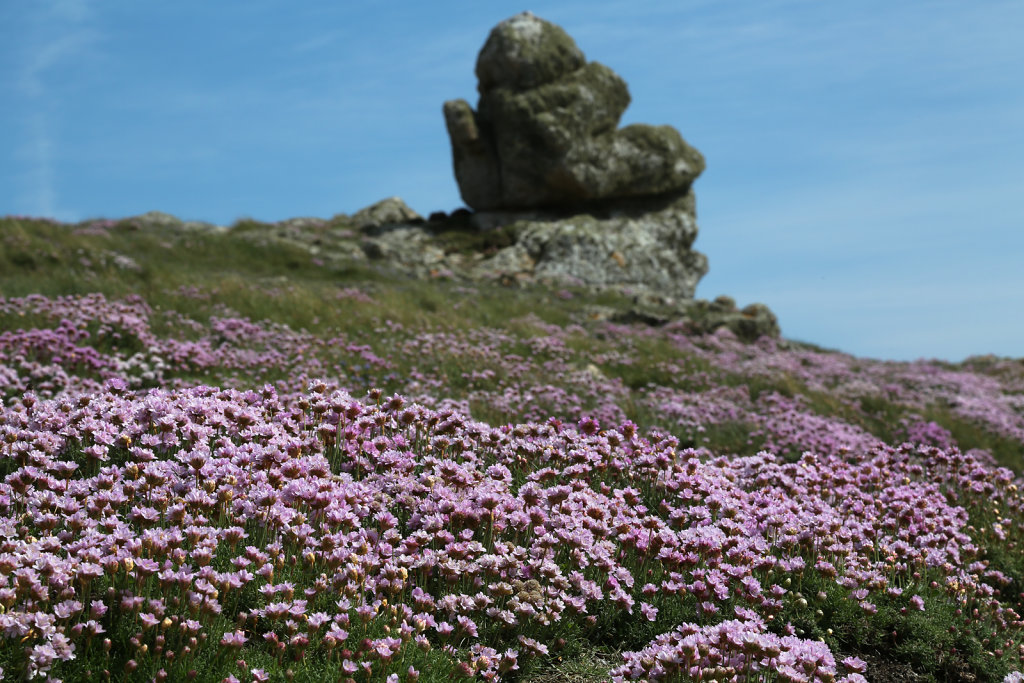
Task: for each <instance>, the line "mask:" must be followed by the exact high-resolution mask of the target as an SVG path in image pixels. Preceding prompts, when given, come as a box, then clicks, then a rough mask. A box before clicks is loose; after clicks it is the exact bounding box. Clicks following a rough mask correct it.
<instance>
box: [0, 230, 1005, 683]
mask: <svg viewBox="0 0 1024 683" xmlns="http://www.w3.org/2000/svg"><path fill="white" fill-rule="evenodd" d="M341 227H343V226H341ZM0 295H2V297H3V298H0V395H2V398H3V400H4V405H5V406H6V407H5V408H4V412H3V414H2V417H0V437H2V438H0V444H2V445H3V447H4V448H3V451H2V456H0V459H2V463H3V464H0V470H2V474H3V476H4V481H3V484H2V486H0V513H2V515H3V518H2V528H3V529H4V534H5V539H6V540H4V541H2V542H0V576H2V577H3V579H0V582H2V581H4V580H6V583H5V584H3V585H0V605H2V606H3V608H4V613H3V614H0V620H3V621H4V625H5V633H6V634H7V635H6V636H4V637H2V639H0V666H2V667H3V669H4V670H5V672H7V673H8V674H9V675H23V674H26V673H33V672H35V671H39V672H45V671H50V673H51V675H54V676H57V677H59V678H62V679H64V680H92V679H93V678H94V677H95V676H101V677H102V676H105V675H106V676H109V677H110V678H112V679H114V680H150V679H151V678H154V677H156V678H157V679H158V680H160V679H161V677H163V678H165V679H167V680H183V679H186V678H189V677H194V679H195V680H203V681H207V680H209V681H220V680H222V679H225V678H226V677H229V676H234V677H235V678H236V679H237V680H241V681H251V680H289V679H291V678H294V679H295V680H325V681H326V680H331V681H334V680H346V679H348V678H351V679H352V680H357V681H359V680H385V679H386V678H387V677H388V676H391V675H393V676H394V677H395V678H394V680H415V679H416V678H417V677H418V678H419V679H420V680H448V679H449V677H452V676H461V677H477V678H480V679H483V680H531V681H572V680H601V679H609V680H610V679H612V678H616V679H620V680H634V679H651V680H733V679H736V680H848V681H855V680H860V679H859V678H858V676H860V675H861V674H863V676H865V677H866V678H867V679H868V680H873V681H874V680H880V681H885V680H934V681H946V680H964V681H968V680H981V681H985V680H1003V678H1004V677H1005V676H1007V675H1009V674H1010V673H1011V672H1013V671H1015V670H1018V669H1021V668H1022V667H1021V661H1020V659H1021V648H1022V647H1024V640H1022V634H1021V626H1022V625H1024V624H1022V622H1021V617H1020V616H1019V613H1020V612H1021V610H1022V607H1024V605H1022V602H1024V599H1022V597H1021V596H1022V595H1024V587H1022V585H1021V582H1022V581H1024V556H1022V555H1021V552H1020V547H1019V545H1018V544H1019V543H1020V542H1021V537H1022V534H1024V511H1022V507H1021V506H1022V501H1021V495H1020V492H1019V489H1018V485H1019V481H1018V479H1019V474H1020V472H1021V471H1022V469H1024V363H1022V362H1021V361H1017V360H1009V359H995V358H977V359H971V360H970V361H968V362H966V363H964V364H962V365H950V364H946V363H938V362H917V363H890V362H880V361H873V360H868V359H859V358H855V357H852V356H849V355H846V354H841V353H837V352H831V351H827V350H824V349H820V348H817V347H814V346H812V345H809V344H802V343H798V342H792V341H779V340H771V339H762V340H760V341H758V342H756V343H753V344H745V343H742V342H741V341H739V340H737V339H736V338H735V337H734V336H732V334H731V333H729V332H728V331H725V330H721V331H719V332H717V333H715V334H712V335H703V336H700V335H695V334H693V332H692V329H691V327H690V326H689V325H687V323H686V322H685V321H679V322H676V323H670V324H668V325H664V326H661V327H647V326H643V325H621V324H614V323H611V322H609V321H608V320H607V319H606V318H607V315H606V312H607V310H608V309H609V308H615V307H624V306H625V305H626V304H627V302H626V301H624V300H619V299H617V298H616V297H615V296H612V295H601V296H594V295H590V294H587V293H586V292H584V291H582V290H573V289H571V288H568V289H563V290H558V291H551V290H548V289H543V288H521V289H520V288H507V287H501V286H498V285H485V284H480V283H465V282H456V281H451V280H446V279H443V278H439V279H433V280H414V279H410V278H408V277H405V276H404V275H403V274H402V273H400V272H392V271H388V270H387V269H386V268H384V267H382V266H372V267H371V266H369V265H367V264H366V263H365V262H349V261H345V260H343V259H323V260H322V259H320V258H318V257H317V255H315V254H313V253H311V252H310V250H308V249H306V248H303V247H302V246H301V245H298V244H295V243H293V242H290V241H286V240H280V239H276V238H275V229H274V228H273V226H265V225H260V224H255V223H252V222H248V223H245V224H241V225H238V226H236V228H235V229H233V230H230V231H227V232H205V231H184V230H157V229H152V228H140V227H139V226H138V225H135V224H132V223H131V222H122V223H113V222H96V223H93V224H83V225H79V226H65V225H58V224H55V223H51V222H46V221H40V220H31V219H20V218H5V219H0ZM784 323H785V321H783V324H784ZM72 647H73V650H72ZM71 655H73V658H71ZM844 662H845V663H844ZM161 671H162V672H163V673H161ZM103 672H107V673H106V674H104V673H103ZM264 676H266V677H267V678H264ZM229 680H230V679H229ZM388 680H390V679H388Z"/></svg>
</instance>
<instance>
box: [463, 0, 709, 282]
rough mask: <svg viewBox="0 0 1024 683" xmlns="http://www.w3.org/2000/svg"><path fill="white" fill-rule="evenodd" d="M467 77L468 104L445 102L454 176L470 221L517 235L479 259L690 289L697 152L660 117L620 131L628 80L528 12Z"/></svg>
mask: <svg viewBox="0 0 1024 683" xmlns="http://www.w3.org/2000/svg"><path fill="white" fill-rule="evenodd" d="M476 76H477V80H478V90H479V92H480V100H479V104H478V106H477V109H476V110H475V111H474V110H473V109H472V108H471V107H470V105H469V103H468V102H466V101H465V100H453V101H450V102H446V103H445V105H444V115H445V122H446V124H447V127H448V133H449V136H450V138H451V143H452V156H453V162H454V167H455V177H456V180H457V181H458V184H459V190H460V192H461V194H462V198H463V199H464V200H465V202H466V203H467V204H468V205H469V206H471V207H472V208H474V209H476V213H475V214H474V215H473V217H472V222H473V224H474V225H475V226H477V228H478V229H480V230H489V229H494V228H497V227H507V226H510V225H513V226H514V228H515V230H514V231H515V233H516V234H517V235H518V240H517V243H516V244H515V245H513V246H512V247H509V248H508V249H505V250H504V251H502V252H500V253H499V254H497V255H496V256H495V257H494V258H493V259H490V260H489V262H487V263H486V264H481V268H484V267H486V268H488V269H490V270H491V271H499V272H500V271H506V272H504V273H503V274H504V275H508V276H510V277H513V278H515V279H517V280H522V279H524V278H526V279H539V280H561V281H566V282H572V283H577V284H583V285H587V286H593V287H597V288H615V289H618V290H620V291H629V292H632V293H636V294H640V295H656V296H660V297H662V298H665V299H666V300H685V299H691V298H692V297H693V295H694V291H695V288H696V286H697V282H698V280H700V278H701V277H703V276H704V274H705V273H706V272H707V259H706V258H705V257H704V255H703V254H701V253H699V252H697V251H694V250H692V249H691V247H692V244H693V241H694V239H696V237H697V222H696V210H695V203H694V197H693V191H692V189H691V185H692V183H693V181H694V179H696V178H697V176H698V175H700V173H701V171H703V170H704V157H703V156H701V154H700V152H698V151H697V150H696V149H694V148H693V147H691V146H689V145H688V144H686V142H685V141H684V140H683V138H682V136H681V135H680V134H679V133H678V132H677V131H676V130H675V129H674V128H671V127H670V126H648V125H632V126H626V127H625V128H621V129H620V128H618V124H619V119H620V118H621V116H622V113H623V112H624V111H625V110H626V107H627V106H628V105H629V102H630V97H629V90H628V89H627V87H626V83H625V82H624V81H623V80H622V79H621V78H620V77H619V76H618V75H616V74H615V72H613V71H612V70H611V69H609V68H608V67H606V66H604V65H603V64H599V63H597V62H587V60H586V59H585V58H584V56H583V53H582V52H581V51H580V49H579V48H578V47H577V46H576V43H575V42H573V39H572V38H570V37H569V36H568V34H566V32H565V31H563V30H562V29H561V28H559V27H558V26H555V25H554V24H551V23H549V22H547V21H544V20H543V19H540V18H538V17H536V16H534V15H533V14H530V13H529V12H524V13H522V14H518V15H516V16H514V17H512V18H510V19H506V20H505V21H503V22H501V23H500V24H498V25H497V26H496V27H495V28H494V29H493V30H492V31H491V33H490V36H489V37H488V38H487V41H486V43H485V44H484V46H483V49H481V50H480V55H479V57H478V58H477V63H476Z"/></svg>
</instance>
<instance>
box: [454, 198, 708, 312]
mask: <svg viewBox="0 0 1024 683" xmlns="http://www.w3.org/2000/svg"><path fill="white" fill-rule="evenodd" d="M471 220H473V221H474V222H475V223H477V224H478V225H481V226H483V227H485V228H486V227H492V228H493V227H495V226H494V225H493V223H494V222H499V221H505V222H506V227H507V229H509V230H510V231H511V232H512V233H513V234H514V235H515V244H513V245H511V246H509V247H506V248H504V249H502V250H500V251H498V252H497V253H496V254H495V255H494V256H493V257H491V258H489V259H486V260H484V261H482V262H481V263H479V264H478V265H477V266H476V270H477V272H478V273H486V274H489V275H490V276H491V277H498V278H512V279H517V280H537V281H540V282H549V283H559V282H560V283H568V284H576V285H583V286H587V287H591V288H594V289H613V290H617V291H620V292H624V293H628V294H633V295H641V296H642V295H655V296H657V297H658V298H660V299H662V300H665V301H678V300H683V299H691V298H693V295H694V291H695V290H696V287H697V282H698V281H699V280H700V278H701V277H703V275H704V274H705V273H706V272H707V270H708V265H707V259H706V258H705V256H704V254H701V253H700V252H697V251H693V250H692V249H690V246H691V245H692V244H693V240H694V239H695V238H696V237H697V223H696V220H695V218H694V208H693V194H692V193H687V194H685V195H682V196H680V197H674V198H673V197H668V198H662V199H661V200H659V201H657V202H655V201H653V200H644V201H632V202H630V201H624V202H619V203H616V205H614V206H610V207H608V208H606V209H603V210H597V209H595V210H592V211H590V212H587V213H576V214H571V215H564V214H562V215H560V214H557V213H544V212H533V213H530V214H525V215H524V214H504V213H495V214H489V213H484V214H476V215H475V216H473V218H472V219H471Z"/></svg>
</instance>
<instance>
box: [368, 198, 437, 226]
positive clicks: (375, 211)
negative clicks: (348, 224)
mask: <svg viewBox="0 0 1024 683" xmlns="http://www.w3.org/2000/svg"><path fill="white" fill-rule="evenodd" d="M351 220H352V225H354V226H355V227H357V228H359V229H360V230H370V229H373V228H380V227H385V226H394V225H410V224H413V223H414V222H423V216H421V215H419V214H418V213H416V212H415V211H413V210H412V209H410V208H409V206H408V205H407V204H406V203H405V202H404V201H402V199H401V198H400V197H389V198H387V199H382V200H380V201H379V202H377V203H375V204H371V205H370V206H367V207H366V208H364V209H360V210H359V211H357V212H356V213H355V214H353V216H352V219H351Z"/></svg>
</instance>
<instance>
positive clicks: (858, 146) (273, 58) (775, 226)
mask: <svg viewBox="0 0 1024 683" xmlns="http://www.w3.org/2000/svg"><path fill="white" fill-rule="evenodd" d="M524 9H530V10H532V11H533V12H534V13H536V14H538V15H539V16H541V17H543V18H545V19H548V20H550V21H553V22H555V23H557V24H559V25H561V26H562V27H563V28H565V29H566V30H567V31H568V32H569V34H570V35H572V36H573V37H574V38H575V39H576V42H577V44H578V45H579V46H580V47H581V49H582V50H583V51H584V53H585V54H586V55H587V58H588V59H591V60H597V61H600V62H603V63H605V64H607V65H608V66H610V67H611V68H612V69H614V70H615V71H617V72H618V73H619V74H620V75H621V76H623V78H625V80H626V81H627V83H628V84H629V86H630V91H631V93H632V96H633V104H632V105H631V106H630V108H629V110H627V112H626V115H625V117H624V119H623V123H624V124H626V123H636V122H642V123H651V124H671V125H673V126H675V127H676V128H678V129H679V130H680V132H682V134H683V136H684V137H685V138H686V139H687V140H688V141H689V142H690V143H691V144H693V145H694V146H696V147H697V148H698V149H700V150H701V151H702V152H703V153H704V155H705V157H706V158H707V160H708V169H707V171H705V173H704V175H703V176H701V178H699V179H698V180H697V182H696V184H695V189H696V192H697V206H698V222H699V224H700V226H701V232H700V236H699V237H698V240H697V245H696V246H697V248H699V249H700V250H701V251H703V252H705V253H706V254H707V255H708V258H709V260H710V264H711V271H710V273H709V274H708V275H707V277H705V278H704V280H703V281H702V282H701V285H700V286H699V288H698V296H701V297H705V298H713V297H714V296H717V295H718V294H729V295H732V296H734V297H735V298H736V299H737V300H738V301H739V302H740V303H741V304H746V303H750V302H752V301H763V302H765V303H767V304H769V305H770V306H771V307H772V308H773V310H775V311H776V313H777V314H778V315H779V318H780V321H781V324H782V328H783V333H784V334H785V335H786V336H788V337H791V338H796V339H801V340H805V341H812V342H815V343H818V344H821V345H824V346H828V347H832V348H839V349H842V350H844V351H849V352H851V353H856V354H860V355H866V356H872V357H878V358H892V359H914V358H920V357H928V358H943V359H948V360H960V359H962V358H964V357H966V356H968V355H971V354H983V353H996V354H999V355H1005V356H1013V357H1021V356H1024V266H1022V265H1021V260H1022V258H1024V229H1022V228H1024V201H1022V200H1024V125H1022V124H1024V47H1022V45H1024V41H1021V40H1020V38H1021V36H1022V35H1024V3H1021V2H1016V1H1014V2H996V1H989V0H972V1H969V2H968V1H966V0H962V1H959V2H943V1H942V0H934V1H928V2H925V1H917V0H902V1H901V2H892V0H885V1H876V0H863V1H852V2H824V1H820V0H807V1H789V2H785V1H782V0H756V1H755V0H730V1H725V0H663V1H662V0H657V1H649V2H648V1H645V0H614V1H602V0H582V1H564V2H548V3H544V4H534V5H532V6H523V5H520V4H512V3H508V2H503V1H495V2H453V1H447V0H436V1H435V2H430V3H426V2H422V1H420V0H416V1H412V0H391V1H389V2H370V1H362V2H356V1H352V2H349V1H347V0H346V1H345V2H336V1H329V0H322V1H319V0H318V1H305V2H291V1H288V0H244V1H242V0H238V1H226V0H225V1H220V2H209V1H208V0H177V1H176V2H173V3H166V2H161V3H157V2H140V1H139V0H32V1H31V2H29V1H28V0H24V1H23V0H3V1H0V104H2V106H0V214H27V215H37V216H52V217H55V218H58V219H60V220H65V221H76V220H81V219H85V218H88V217H98V216H106V217H122V216H127V215H133V214H138V213H143V212H145V211H150V210H162V211H167V212H170V213H173V214H175V215H178V216H180V217H182V218H187V219H197V220H206V221H211V222H215V223H220V224H229V223H231V222H232V221H234V220H235V219H237V218H240V217H243V216H251V217H253V218H257V219H261V220H268V221H271V220H279V219H283V218H289V217H294V216H322V217H328V216H331V215H334V214H337V213H342V212H344V213H353V212H354V211H356V210H358V209H359V208H361V207H363V206H365V205H367V204H370V203H372V202H374V201H376V200H378V199H381V198H383V197H388V196H392V195H399V196H401V197H403V198H404V199H405V200H406V201H407V202H408V203H409V204H410V205H411V206H412V207H413V208H414V209H416V210H417V211H419V212H420V213H423V214H424V215H425V214H427V213H429V212H431V211H435V210H451V209H454V208H456V207H458V206H460V204H461V202H460V199H459V195H458V188H457V185H456V184H455V180H454V177H453V174H452V170H451V156H450V148H449V146H448V139H447V135H446V133H445V128H444V121H443V117H442V115H441V105H442V103H443V102H444V100H446V99H452V98H456V97H463V98H466V99H468V100H469V101H470V102H471V103H475V101H476V90H475V88H476V82H475V78H474V76H473V66H474V63H475V61H476V55H477V52H478V51H479V49H480V47H481V46H482V45H483V42H484V40H485V38H486V36H487V33H488V31H489V30H490V29H491V27H492V26H493V25H494V24H496V23H497V22H498V21H500V20H502V19H504V18H506V17H509V16H511V15H513V14H516V13H518V12H520V11H522V10H524Z"/></svg>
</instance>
